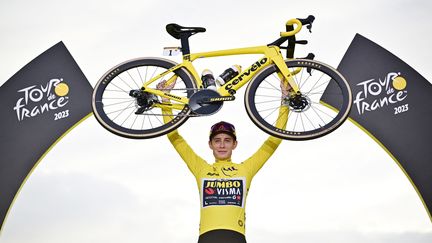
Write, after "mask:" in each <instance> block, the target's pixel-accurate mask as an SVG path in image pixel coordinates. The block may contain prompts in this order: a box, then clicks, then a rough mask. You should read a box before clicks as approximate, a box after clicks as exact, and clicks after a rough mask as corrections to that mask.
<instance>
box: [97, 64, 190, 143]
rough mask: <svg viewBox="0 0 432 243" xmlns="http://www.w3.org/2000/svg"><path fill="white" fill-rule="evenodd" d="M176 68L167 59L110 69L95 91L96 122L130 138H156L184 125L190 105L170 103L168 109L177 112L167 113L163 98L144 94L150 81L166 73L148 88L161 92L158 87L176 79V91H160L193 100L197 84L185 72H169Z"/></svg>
mask: <svg viewBox="0 0 432 243" xmlns="http://www.w3.org/2000/svg"><path fill="white" fill-rule="evenodd" d="M175 65H176V63H175V62H173V61H170V60H167V59H161V58H140V59H134V60H130V61H126V62H124V63H121V64H119V65H117V66H115V67H113V68H112V69H110V70H109V71H108V72H106V73H105V74H104V75H103V76H102V78H101V79H100V80H99V82H98V83H97V84H96V87H95V88H94V91H93V98H92V107H93V113H94V114H95V117H96V119H97V121H98V122H99V123H100V124H101V125H102V126H103V127H105V128H106V129H107V130H109V131H110V132H112V133H114V134H116V135H120V136H123V137H127V138H153V137H157V136H161V135H164V134H167V133H168V132H170V131H172V130H174V129H176V128H177V127H179V126H180V125H182V124H183V123H184V122H185V121H186V120H187V119H188V118H189V115H190V112H191V110H190V108H189V106H188V105H185V104H180V103H171V102H169V103H168V104H165V106H172V107H174V105H176V107H177V109H171V112H170V113H166V112H164V111H163V110H162V109H161V108H160V107H161V106H162V105H164V103H165V102H164V101H163V99H162V98H161V97H158V96H156V95H154V94H150V93H148V92H145V90H141V87H142V85H143V84H144V83H146V82H147V81H148V80H150V79H152V78H153V77H157V75H158V74H161V73H164V72H166V74H165V75H163V76H161V77H160V78H159V79H158V80H156V81H155V82H154V83H152V84H151V86H149V87H150V88H153V89H159V88H157V87H156V85H157V84H158V83H160V82H162V81H163V80H169V79H173V80H175V85H174V87H172V88H171V89H170V90H163V89H159V90H162V91H164V92H166V93H170V95H173V96H177V97H184V96H187V97H190V96H191V95H192V94H193V93H194V92H195V90H196V89H195V82H194V81H193V79H192V77H191V75H190V74H189V72H187V71H186V70H184V69H183V68H180V69H177V70H175V71H173V72H168V70H169V69H170V68H172V67H174V66H175ZM164 117H165V118H167V117H168V118H169V119H164ZM166 120H169V121H168V122H166Z"/></svg>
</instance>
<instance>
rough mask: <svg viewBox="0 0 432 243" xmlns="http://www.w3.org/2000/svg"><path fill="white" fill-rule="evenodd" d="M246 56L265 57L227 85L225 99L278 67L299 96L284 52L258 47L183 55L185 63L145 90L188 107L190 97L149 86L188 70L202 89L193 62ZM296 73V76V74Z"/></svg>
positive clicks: (223, 90) (221, 90) (221, 91)
mask: <svg viewBox="0 0 432 243" xmlns="http://www.w3.org/2000/svg"><path fill="white" fill-rule="evenodd" d="M244 54H264V57H262V58H261V59H259V60H258V61H256V62H255V63H253V64H252V65H251V66H249V67H248V68H247V69H245V70H243V71H242V72H241V73H239V74H238V75H237V76H236V77H234V78H233V79H231V80H230V81H228V82H226V83H225V84H224V85H223V86H221V87H219V89H218V92H219V94H220V95H221V96H233V95H234V94H235V93H236V91H237V90H238V89H240V88H241V87H243V85H245V84H246V83H248V82H249V81H250V80H251V79H252V78H253V77H254V76H255V75H256V74H257V73H258V72H259V71H260V70H262V69H263V68H265V67H267V66H269V65H271V64H275V65H276V66H277V68H278V69H279V70H280V73H281V74H279V76H280V78H281V79H285V80H287V81H288V84H289V85H290V87H291V88H292V92H295V93H296V92H298V90H299V88H298V87H297V84H296V83H295V81H294V80H293V78H292V76H293V73H291V72H290V71H289V70H288V67H287V66H286V64H285V61H284V58H283V57H282V54H281V53H280V49H279V47H277V46H256V47H247V48H238V49H227V50H220V51H211V52H200V53H191V54H187V55H183V62H182V63H180V64H178V65H176V66H174V67H172V68H170V69H168V70H166V71H165V72H163V73H161V74H159V75H157V76H155V77H153V78H152V79H150V80H149V81H147V82H146V83H144V84H143V86H142V89H143V90H145V91H146V92H148V93H152V94H155V95H158V96H161V97H165V98H168V99H170V100H175V101H177V102H179V103H183V104H188V103H189V99H188V98H187V97H178V96H174V95H171V94H170V93H166V92H164V91H161V90H158V89H152V88H149V87H148V86H149V85H150V84H152V83H153V82H155V81H156V80H158V79H160V78H161V77H163V76H165V75H167V74H169V73H172V72H174V71H175V70H177V69H179V68H185V69H186V70H187V71H189V73H190V74H191V75H192V77H193V79H194V81H195V83H196V84H197V86H198V87H202V80H201V77H200V75H199V74H198V73H197V71H196V70H195V67H194V66H193V64H192V62H193V61H195V60H196V59H199V58H209V57H221V56H231V55H244ZM295 73H296V72H294V74H295ZM176 79H177V75H173V76H172V77H171V78H169V79H168V80H167V83H166V85H169V84H170V83H171V82H174V81H175V80H176ZM157 106H158V107H162V106H164V105H162V104H158V105H157ZM183 107H184V105H181V104H171V105H170V108H171V109H180V110H181V109H183Z"/></svg>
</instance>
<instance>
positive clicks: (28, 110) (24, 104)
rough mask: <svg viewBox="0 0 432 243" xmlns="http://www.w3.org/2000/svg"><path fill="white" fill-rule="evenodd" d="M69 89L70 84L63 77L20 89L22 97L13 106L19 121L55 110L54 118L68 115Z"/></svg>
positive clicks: (57, 118)
mask: <svg viewBox="0 0 432 243" xmlns="http://www.w3.org/2000/svg"><path fill="white" fill-rule="evenodd" d="M69 91H70V90H69V85H68V84H67V83H66V82H64V80H63V79H61V78H60V79H51V80H49V81H48V82H47V83H46V84H41V85H32V86H29V87H26V88H23V89H20V90H18V91H17V92H18V94H20V96H21V97H20V98H18V99H17V101H16V104H15V107H14V108H13V109H14V111H15V112H16V116H17V119H18V121H23V120H25V119H29V118H35V117H38V116H39V115H41V114H44V113H49V112H53V111H54V112H53V116H52V119H53V120H59V119H63V118H66V117H68V116H69V110H68V109H66V108H67V104H68V103H69V96H68V94H69Z"/></svg>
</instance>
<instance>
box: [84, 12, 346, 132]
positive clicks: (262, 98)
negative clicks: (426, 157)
mask: <svg viewBox="0 0 432 243" xmlns="http://www.w3.org/2000/svg"><path fill="white" fill-rule="evenodd" d="M314 19H315V18H314V17H313V16H309V17H308V18H305V19H291V20H289V21H288V22H287V23H286V31H284V32H281V33H280V37H279V38H278V39H277V40H275V41H273V42H271V43H270V44H267V45H262V46H255V47H246V48H236V49H228V50H219V51H210V52H200V53H191V52H190V48H189V38H190V37H191V36H192V35H194V34H197V33H200V32H205V31H206V29H205V28H202V27H183V26H180V25H178V24H168V25H167V26H166V30H167V32H168V33H169V34H170V35H171V36H173V37H174V38H176V39H179V40H180V41H181V47H180V48H166V49H165V52H167V53H171V54H173V53H175V52H181V53H182V54H183V61H182V62H181V63H175V62H174V61H172V60H169V59H164V58H158V57H149V58H138V59H132V60H128V61H126V62H123V63H121V64H119V65H117V66H115V67H113V68H112V69H110V70H108V71H107V72H106V73H105V74H104V75H103V76H102V77H101V79H100V80H99V82H98V83H97V84H96V86H95V89H94V92H93V99H92V107H93V111H94V114H95V117H96V118H97V120H98V121H99V123H100V124H101V125H102V126H103V127H105V128H106V129H108V130H109V131H111V132H113V133H115V134H117V135H120V136H124V137H128V138H153V137H157V136H161V135H164V134H167V133H169V132H170V131H173V130H174V129H176V128H178V127H179V126H181V125H182V124H183V123H184V122H185V121H186V120H187V119H188V118H189V117H191V116H203V115H211V114H214V113H216V112H217V111H219V110H220V109H221V107H222V105H223V102H225V101H233V100H235V94H236V91H237V90H239V89H240V88H242V87H243V86H244V85H246V84H248V85H247V88H246V92H245V97H244V103H245V108H246V111H247V114H248V115H249V117H250V119H251V120H252V121H253V122H254V124H255V125H257V126H258V127H259V128H260V129H262V130H263V131H265V132H267V133H269V134H270V135H273V136H276V137H279V138H282V139H291V140H306V139H313V138H317V137H320V136H323V135H326V134H328V133H330V132H332V131H333V130H335V129H336V128H337V127H339V126H340V125H341V124H342V123H343V122H344V121H345V120H346V118H347V117H348V114H349V111H350V109H351V103H352V94H351V90H350V87H349V85H348V83H347V81H346V80H345V78H344V77H343V76H342V74H340V73H339V72H338V71H337V70H336V69H334V68H333V67H331V66H329V65H327V64H325V63H322V62H318V61H316V60H314V55H313V54H309V55H308V56H307V57H305V58H300V59H296V58H294V51H295V46H296V44H307V41H303V40H300V41H298V40H296V38H295V35H296V34H297V33H298V32H300V31H301V30H302V28H303V27H304V26H306V27H307V28H308V29H309V31H310V30H311V27H312V23H313V21H314ZM284 43H287V45H286V46H282V45H283V44H284ZM281 50H286V59H285V58H284V57H283V56H282V53H281ZM244 54H262V55H263V57H261V58H260V59H259V60H257V61H255V62H253V64H252V65H251V66H249V67H248V68H246V69H244V70H241V69H240V68H239V67H238V66H235V65H234V66H231V67H230V68H229V69H227V70H226V72H224V73H222V74H221V75H219V76H218V77H216V78H215V77H214V76H213V74H212V73H211V71H209V70H204V71H203V72H202V74H201V75H200V74H198V72H197V70H196V69H195V67H194V66H193V62H194V61H195V60H196V59H199V58H211V57H221V56H229V55H244ZM161 82H164V83H166V85H170V86H173V88H172V89H170V90H165V89H164V88H161V87H157V85H158V84H159V83H161ZM281 82H282V83H285V84H286V88H287V91H288V92H286V95H285V96H283V97H281V95H280V94H281V86H280V83H281ZM172 84H174V85H172ZM329 86H331V87H332V92H331V93H328V92H326V88H327V87H329ZM335 90H336V91H335ZM324 92H326V95H330V96H333V98H332V100H334V101H335V102H334V104H333V103H332V106H330V105H328V104H326V103H325V102H323V101H322V100H321V97H322V95H323V94H324ZM281 106H286V107H288V108H289V109H287V112H288V113H289V114H288V122H287V125H286V127H285V128H283V129H280V128H277V127H276V126H275V123H276V121H277V120H278V112H275V111H277V110H279V108H280V107H281ZM162 109H170V110H172V113H170V114H169V116H170V121H169V122H164V121H163V119H162V117H163V116H166V114H163V112H162Z"/></svg>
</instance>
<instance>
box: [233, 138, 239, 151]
mask: <svg viewBox="0 0 432 243" xmlns="http://www.w3.org/2000/svg"><path fill="white" fill-rule="evenodd" d="M237 144H238V143H237V140H234V147H233V150H234V149H235V148H237Z"/></svg>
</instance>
